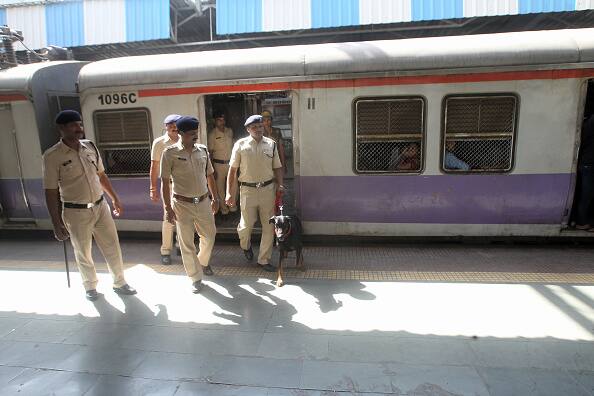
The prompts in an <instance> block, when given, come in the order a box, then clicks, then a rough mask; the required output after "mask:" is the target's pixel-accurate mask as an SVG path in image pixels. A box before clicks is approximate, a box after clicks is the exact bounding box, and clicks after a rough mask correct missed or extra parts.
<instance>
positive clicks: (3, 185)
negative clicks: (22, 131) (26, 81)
mask: <svg viewBox="0 0 594 396" xmlns="http://www.w3.org/2000/svg"><path fill="white" fill-rule="evenodd" d="M0 141H2V142H3V144H1V145H0V211H1V215H2V218H3V220H4V221H7V222H11V223H15V222H18V223H33V222H34V219H33V215H32V213H31V207H30V206H29V201H28V198H27V192H26V190H25V180H24V178H23V170H22V165H21V159H22V157H21V155H22V154H23V153H22V152H21V150H20V149H19V141H18V136H17V133H16V130H15V125H14V120H13V117H12V111H11V107H10V105H0Z"/></svg>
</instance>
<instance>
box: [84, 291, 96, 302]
mask: <svg viewBox="0 0 594 396" xmlns="http://www.w3.org/2000/svg"><path fill="white" fill-rule="evenodd" d="M85 296H86V297H87V300H89V301H97V300H98V299H99V293H97V290H95V289H91V290H87V291H86V292H85Z"/></svg>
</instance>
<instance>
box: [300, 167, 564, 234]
mask: <svg viewBox="0 0 594 396" xmlns="http://www.w3.org/2000/svg"><path fill="white" fill-rule="evenodd" d="M571 177H572V176H571V174H545V175H542V174H541V175H538V174H532V175H437V176H340V177H318V176H306V177H303V176H302V177H300V180H299V183H300V189H301V191H300V194H301V205H300V207H301V216H302V220H304V221H332V222H356V223H357V222H364V223H429V224H560V223H561V221H562V217H563V212H564V209H565V203H566V200H567V194H568V192H569V186H570V182H571Z"/></svg>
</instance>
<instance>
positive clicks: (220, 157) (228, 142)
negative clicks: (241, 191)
mask: <svg viewBox="0 0 594 396" xmlns="http://www.w3.org/2000/svg"><path fill="white" fill-rule="evenodd" d="M213 117H214V121H215V127H214V128H213V129H212V130H211V131H210V132H209V133H208V151H210V160H211V162H212V166H213V167H214V170H215V180H216V184H217V192H218V194H219V197H224V196H225V182H226V181H227V173H228V172H229V158H231V149H232V148H233V131H232V130H231V129H230V128H226V127H225V114H224V113H223V112H222V111H221V110H217V111H215V113H214V114H213ZM220 211H221V214H222V215H226V214H228V213H229V212H236V211H237V207H235V206H234V207H232V208H229V207H228V206H227V205H226V204H225V203H224V202H221V205H220Z"/></svg>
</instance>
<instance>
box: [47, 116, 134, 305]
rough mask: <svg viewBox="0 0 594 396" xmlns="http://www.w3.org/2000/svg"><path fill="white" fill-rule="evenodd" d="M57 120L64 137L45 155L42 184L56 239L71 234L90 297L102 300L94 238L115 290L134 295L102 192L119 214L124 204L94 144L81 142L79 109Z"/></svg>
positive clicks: (78, 263) (119, 292)
mask: <svg viewBox="0 0 594 396" xmlns="http://www.w3.org/2000/svg"><path fill="white" fill-rule="evenodd" d="M55 122H56V124H57V126H58V129H59V131H60V135H61V137H62V138H61V139H60V141H59V142H58V143H56V144H55V145H54V146H52V147H50V148H49V149H48V150H47V151H46V152H45V153H44V154H43V188H44V189H45V202H46V204H47V208H48V211H49V214H50V217H51V220H52V223H53V227H54V234H55V236H56V239H58V240H59V241H64V240H66V239H68V237H70V241H71V243H72V247H73V248H74V256H75V258H76V264H77V266H78V270H79V272H80V274H81V277H82V280H83V285H84V288H85V290H86V297H87V299H88V300H90V301H95V300H97V299H98V298H99V294H98V293H97V290H96V287H97V273H96V271H95V264H94V262H93V256H92V253H91V249H92V240H93V237H94V238H95V242H97V245H98V246H99V249H101V252H102V253H103V256H104V257H105V261H106V262H107V267H108V268H109V271H110V272H111V275H112V277H113V290H114V291H115V292H116V293H118V294H122V295H131V294H136V290H134V288H132V287H131V286H129V285H128V284H127V283H126V280H125V278H124V269H123V266H124V265H123V261H122V251H121V249H120V242H119V239H118V234H117V230H116V226H115V222H114V221H113V218H112V217H111V213H110V210H109V206H108V205H107V202H106V201H105V199H104V197H103V192H104V191H105V192H106V193H107V195H109V197H110V198H111V202H112V204H113V207H114V210H113V214H114V215H115V216H120V215H121V214H122V205H121V203H120V200H119V198H118V196H117V194H116V192H115V191H114V189H113V187H112V185H111V182H110V181H109V178H108V177H107V175H106V174H105V169H104V167H103V161H102V160H101V156H99V153H98V151H97V148H96V147H95V145H94V144H93V143H91V142H89V141H86V142H82V141H80V140H79V137H80V136H82V135H83V129H82V118H81V116H80V114H79V113H78V112H76V111H74V110H64V111H61V112H60V113H59V114H58V115H57V116H56V121H55Z"/></svg>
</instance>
